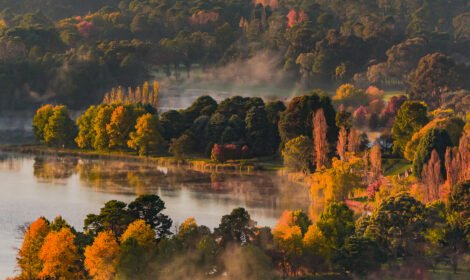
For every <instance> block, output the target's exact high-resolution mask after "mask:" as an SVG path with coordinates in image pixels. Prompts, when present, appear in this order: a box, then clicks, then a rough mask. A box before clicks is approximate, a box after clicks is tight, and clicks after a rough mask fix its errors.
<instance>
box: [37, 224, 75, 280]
mask: <svg viewBox="0 0 470 280" xmlns="http://www.w3.org/2000/svg"><path fill="white" fill-rule="evenodd" d="M74 241H75V235H74V234H73V233H72V231H71V230H70V228H68V227H64V228H62V229H61V230H60V231H51V232H50V233H49V234H48V235H47V236H46V238H45V240H44V244H43V245H42V248H41V251H40V252H39V259H40V260H41V261H42V262H43V267H42V271H41V273H40V274H39V278H45V279H80V278H81V273H80V268H79V265H78V263H79V261H80V257H79V255H78V251H77V247H76V246H75V244H74Z"/></svg>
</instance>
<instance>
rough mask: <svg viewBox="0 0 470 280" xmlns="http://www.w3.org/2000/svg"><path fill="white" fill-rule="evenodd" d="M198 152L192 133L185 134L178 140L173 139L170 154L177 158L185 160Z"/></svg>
mask: <svg viewBox="0 0 470 280" xmlns="http://www.w3.org/2000/svg"><path fill="white" fill-rule="evenodd" d="M195 150H196V140H195V139H194V137H193V136H192V134H191V133H190V132H185V133H183V135H181V136H180V137H178V139H175V138H173V139H172V140H171V143H170V149H169V152H170V153H171V154H172V155H173V156H175V157H176V158H181V159H182V158H184V157H186V156H188V155H190V154H192V153H194V152H195Z"/></svg>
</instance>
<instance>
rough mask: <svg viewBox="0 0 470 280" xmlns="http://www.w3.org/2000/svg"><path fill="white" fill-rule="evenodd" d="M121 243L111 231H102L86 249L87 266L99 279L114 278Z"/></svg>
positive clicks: (94, 276) (95, 277)
mask: <svg viewBox="0 0 470 280" xmlns="http://www.w3.org/2000/svg"><path fill="white" fill-rule="evenodd" d="M119 251H120V248H119V244H118V243H117V241H116V237H115V236H114V234H113V233H112V232H111V231H102V232H100V233H99V234H98V236H96V238H95V240H94V242H93V245H91V246H87V247H86V249H85V263H84V264H85V268H86V270H87V271H88V273H89V274H90V275H91V276H92V277H93V279H97V280H107V279H113V278H114V276H115V275H116V267H117V265H118V262H119V253H120V252H119Z"/></svg>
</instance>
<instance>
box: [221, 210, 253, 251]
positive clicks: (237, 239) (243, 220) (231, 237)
mask: <svg viewBox="0 0 470 280" xmlns="http://www.w3.org/2000/svg"><path fill="white" fill-rule="evenodd" d="M255 225H256V222H255V221H253V220H252V219H251V217H250V214H248V212H247V211H246V210H245V209H244V208H235V209H233V210H232V212H231V213H230V214H229V215H224V216H223V217H222V220H221V221H220V224H219V226H218V227H217V228H215V229H214V234H215V236H217V237H218V238H221V244H223V246H225V245H227V244H229V243H237V244H246V243H249V242H250V240H251V239H252V238H253V234H254V228H255Z"/></svg>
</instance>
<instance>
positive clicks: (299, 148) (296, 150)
mask: <svg viewBox="0 0 470 280" xmlns="http://www.w3.org/2000/svg"><path fill="white" fill-rule="evenodd" d="M313 153H314V151H313V140H312V139H310V138H308V137H306V136H299V137H297V138H294V139H292V140H290V141H289V142H287V143H286V145H285V146H284V148H283V149H282V158H283V160H284V166H286V168H288V169H289V170H291V171H296V172H304V173H308V172H310V170H311V169H312V167H313V165H314V157H313Z"/></svg>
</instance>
